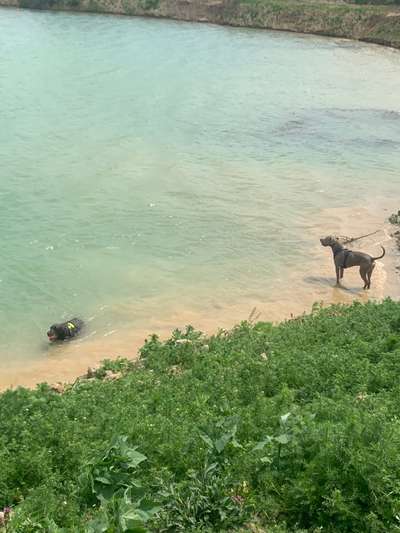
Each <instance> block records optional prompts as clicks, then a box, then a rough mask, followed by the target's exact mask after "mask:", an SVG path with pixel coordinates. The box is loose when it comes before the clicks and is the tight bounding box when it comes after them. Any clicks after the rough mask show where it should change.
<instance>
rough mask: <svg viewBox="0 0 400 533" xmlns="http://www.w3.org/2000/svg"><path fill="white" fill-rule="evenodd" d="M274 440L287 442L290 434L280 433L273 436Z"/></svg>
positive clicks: (280, 442) (282, 442) (281, 442)
mask: <svg viewBox="0 0 400 533" xmlns="http://www.w3.org/2000/svg"><path fill="white" fill-rule="evenodd" d="M275 440H276V442H279V444H287V443H288V442H289V441H290V435H288V434H287V433H282V435H279V436H278V437H275Z"/></svg>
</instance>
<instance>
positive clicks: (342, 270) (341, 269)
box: [340, 267, 344, 279]
mask: <svg viewBox="0 0 400 533" xmlns="http://www.w3.org/2000/svg"><path fill="white" fill-rule="evenodd" d="M343 274H344V268H343V267H340V279H342V278H343Z"/></svg>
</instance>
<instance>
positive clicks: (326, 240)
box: [319, 235, 339, 246]
mask: <svg viewBox="0 0 400 533" xmlns="http://www.w3.org/2000/svg"><path fill="white" fill-rule="evenodd" d="M319 242H320V243H321V244H322V246H334V245H335V244H337V243H338V242H339V241H338V239H337V237H334V236H333V235H328V236H327V237H322V238H321V239H320V240H319Z"/></svg>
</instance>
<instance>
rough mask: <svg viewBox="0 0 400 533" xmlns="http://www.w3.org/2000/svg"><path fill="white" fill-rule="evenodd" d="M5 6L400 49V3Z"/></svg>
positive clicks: (63, 1) (121, 1)
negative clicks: (150, 19) (261, 30)
mask: <svg viewBox="0 0 400 533" xmlns="http://www.w3.org/2000/svg"><path fill="white" fill-rule="evenodd" d="M0 5H5V6H15V7H25V8H32V9H55V10H73V11H88V12H96V13H114V14H123V15H141V16H153V17H166V18H171V19H177V20H188V21H201V22H213V23H216V24H226V25H233V26H246V27H255V28H266V29H275V30H287V31H293V32H302V33H313V34H320V35H328V36H334V37H346V38H350V39H357V40H362V41H368V42H373V43H378V44H384V45H387V46H392V47H395V48H400V0H358V1H355V2H354V3H353V4H352V3H346V2H344V1H335V0H299V1H296V0H0Z"/></svg>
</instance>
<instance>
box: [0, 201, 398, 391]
mask: <svg viewBox="0 0 400 533" xmlns="http://www.w3.org/2000/svg"><path fill="white" fill-rule="evenodd" d="M394 209H395V206H394V207H393V210H394ZM391 212H392V211H391V210H390V208H387V211H386V212H382V209H381V208H379V209H377V208H376V207H373V206H370V207H368V206H366V207H365V206H364V207H359V208H357V209H354V208H352V209H326V210H323V211H321V213H320V214H319V216H318V217H317V218H316V220H315V221H314V224H313V225H312V226H311V227H309V229H308V231H310V232H311V233H312V236H313V239H312V241H313V242H315V245H314V246H313V247H312V248H310V250H309V254H308V259H307V261H306V262H305V263H304V264H301V265H299V264H296V265H293V268H292V267H291V268H290V269H289V276H285V277H284V278H282V279H276V280H275V283H274V286H273V289H272V290H271V291H270V293H269V294H268V295H267V296H265V295H264V296H263V297H258V296H257V295H248V297H245V298H241V299H240V300H239V301H237V303H234V304H232V303H231V302H230V303H224V302H214V304H213V305H211V306H209V307H208V308H205V309H200V310H199V309H196V308H195V307H193V308H188V307H186V308H182V305H180V304H179V302H176V303H172V304H171V305H170V306H169V308H168V310H166V309H160V312H159V313H158V314H157V313H154V311H153V314H152V316H149V317H148V320H147V321H146V324H144V325H143V327H140V328H137V327H136V328H128V327H127V328H126V329H125V330H118V332H117V333H115V334H112V333H111V334H105V335H101V336H99V337H96V336H88V337H87V338H84V339H80V340H78V341H74V342H70V343H65V344H61V345H58V346H53V347H52V348H51V349H49V350H47V351H45V352H44V353H43V357H42V358H41V359H39V360H33V361H24V362H23V363H21V362H20V363H18V364H16V365H15V366H9V367H8V368H7V371H6V372H4V371H3V372H1V375H0V390H4V389H6V388H10V387H17V386H27V387H34V386H35V385H36V384H37V383H40V382H49V383H53V382H71V381H74V380H75V379H76V377H77V376H80V375H82V374H84V373H85V372H86V371H87V368H88V367H93V366H96V365H99V364H100V362H101V361H102V360H103V359H105V358H117V357H127V358H129V359H135V358H137V357H138V350H139V348H140V347H141V346H142V345H143V343H144V340H145V338H146V337H147V336H148V335H150V334H151V333H153V332H155V333H157V334H158V335H159V336H160V337H161V338H168V337H169V336H170V334H171V332H172V331H173V330H174V329H175V328H184V327H185V325H187V324H192V325H193V326H194V327H195V328H196V329H199V330H202V331H204V332H205V333H208V334H212V333H213V332H215V331H216V329H217V328H226V329H229V328H231V327H232V326H234V325H235V324H236V323H238V322H240V321H241V320H245V319H247V318H248V317H249V315H250V314H251V312H252V310H253V309H254V308H256V309H257V315H259V320H265V321H271V322H279V321H282V320H285V319H288V318H290V317H292V316H297V315H300V314H302V313H304V312H309V311H310V310H311V308H312V305H313V304H314V303H315V302H319V303H322V304H324V305H328V304H331V303H343V304H350V303H352V302H353V301H356V300H357V301H360V302H366V301H368V300H369V299H372V300H378V301H379V300H381V299H383V298H385V297H391V298H393V299H400V283H399V281H400V277H399V271H398V270H396V267H398V265H399V263H400V252H399V250H398V247H397V245H396V241H395V239H394V238H393V237H392V236H391V235H392V233H393V232H394V231H393V226H391V225H390V224H388V223H385V219H387V218H388V216H389V215H390V214H391ZM375 231H376V233H375V234H374V235H372V236H370V237H368V238H364V239H361V240H360V241H357V242H355V243H353V244H352V245H351V248H353V249H360V250H363V251H366V252H369V253H371V254H375V255H379V253H380V245H383V246H384V247H385V248H386V251H387V252H386V256H385V257H384V259H383V260H381V261H378V262H377V266H376V269H375V271H374V274H373V278H372V287H371V290H370V291H364V290H363V289H362V283H361V280H360V277H359V274H358V269H356V268H354V269H350V270H347V271H346V272H345V277H344V280H343V281H344V283H343V285H344V287H343V288H338V287H336V286H335V275H334V268H333V262H332V257H331V251H330V250H329V249H326V248H323V247H321V246H320V244H319V237H321V236H323V235H328V234H336V235H347V236H351V237H354V236H359V235H365V234H367V233H370V232H375ZM314 237H315V238H314ZM153 309H154V308H153ZM132 313H134V307H133V306H132Z"/></svg>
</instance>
